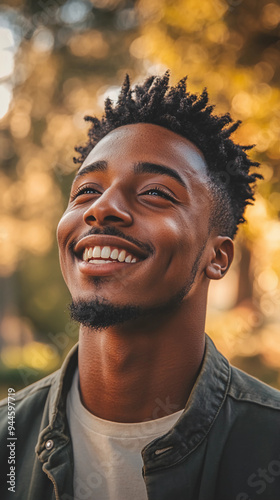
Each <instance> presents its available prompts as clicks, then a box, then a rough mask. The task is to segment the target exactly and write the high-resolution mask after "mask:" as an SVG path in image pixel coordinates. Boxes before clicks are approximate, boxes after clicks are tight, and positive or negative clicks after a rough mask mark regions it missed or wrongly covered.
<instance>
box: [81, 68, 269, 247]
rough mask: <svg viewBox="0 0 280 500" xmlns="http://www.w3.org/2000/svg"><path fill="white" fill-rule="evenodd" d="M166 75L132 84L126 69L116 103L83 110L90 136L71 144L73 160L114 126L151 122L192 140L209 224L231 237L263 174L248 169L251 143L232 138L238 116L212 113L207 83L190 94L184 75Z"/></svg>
mask: <svg viewBox="0 0 280 500" xmlns="http://www.w3.org/2000/svg"><path fill="white" fill-rule="evenodd" d="M169 77H170V73H169V71H167V72H166V73H165V74H164V75H163V76H162V77H155V76H151V77H149V78H148V79H147V80H146V81H145V82H144V83H143V85H136V86H135V88H134V89H131V86H130V80H129V76H128V75H126V77H125V79H124V82H123V85H122V88H121V91H120V94H119V97H118V101H117V103H116V104H115V105H114V104H113V102H112V100H111V99H110V98H107V99H106V101H105V114H104V115H103V116H102V118H101V120H99V119H98V118H96V117H95V116H93V117H92V116H85V120H86V121H89V122H91V127H90V129H89V131H88V142H87V144H86V145H85V146H80V147H76V148H75V150H76V151H77V152H78V153H79V154H80V156H79V157H78V158H74V162H75V163H83V161H84V160H85V158H86V157H87V156H88V154H89V153H90V151H91V150H92V149H93V148H94V147H95V145H96V144H97V143H98V142H99V141H100V140H101V139H102V138H103V137H104V136H105V135H107V134H108V133H109V132H111V131H112V130H114V129H116V128H118V127H122V126H124V125H130V124H135V123H152V124H155V125H160V126H161V127H164V128H167V129H169V130H171V131H173V132H175V133H177V134H179V135H181V136H183V137H185V138H186V139H188V140H189V141H191V142H192V143H193V144H195V145H196V146H197V148H199V149H200V151H201V152H202V153H203V155H204V158H205V160H206V163H207V166H208V176H209V186H210V189H211V192H212V200H213V203H212V207H213V208H212V216H211V221H210V227H211V228H212V227H216V228H217V229H218V230H219V232H220V234H222V235H227V236H230V237H231V238H233V237H234V235H235V234H236V232H237V226H238V224H240V223H243V222H245V219H244V217H243V214H244V210H245V207H246V205H248V204H252V201H253V200H254V187H255V183H256V180H257V179H262V178H263V177H262V175H260V174H257V173H250V168H251V167H256V166H258V165H259V163H258V162H253V161H251V160H250V159H249V158H248V156H247V154H246V151H247V150H249V149H251V148H252V147H253V146H240V145H239V144H235V143H234V142H233V141H232V140H231V139H230V135H231V134H232V133H233V132H234V131H235V130H236V129H237V128H238V127H239V125H240V123H241V122H240V121H237V122H235V123H233V120H232V118H231V116H230V114H229V113H226V114H225V115H222V116H217V115H215V114H214V113H213V109H214V106H210V105H207V104H208V93H207V90H206V88H205V89H204V90H203V92H202V94H201V95H196V94H191V93H189V92H187V91H186V80H187V77H185V78H183V79H182V80H180V81H179V83H178V84H177V85H176V86H174V87H170V86H169ZM230 123H231V125H230V126H228V125H229V124H230Z"/></svg>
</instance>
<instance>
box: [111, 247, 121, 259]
mask: <svg viewBox="0 0 280 500" xmlns="http://www.w3.org/2000/svg"><path fill="white" fill-rule="evenodd" d="M118 256H119V251H118V250H117V249H116V248H114V250H112V252H111V255H110V257H111V259H117V258H118Z"/></svg>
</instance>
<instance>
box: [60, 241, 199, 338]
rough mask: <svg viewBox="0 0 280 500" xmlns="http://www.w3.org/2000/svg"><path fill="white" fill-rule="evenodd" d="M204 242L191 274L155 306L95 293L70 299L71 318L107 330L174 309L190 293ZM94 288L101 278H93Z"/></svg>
mask: <svg viewBox="0 0 280 500" xmlns="http://www.w3.org/2000/svg"><path fill="white" fill-rule="evenodd" d="M204 248H205V244H204V245H203V246H202V247H201V249H200V251H199V253H198V255H197V257H196V259H195V262H194V264H193V267H192V270H191V273H190V276H189V277H188V279H187V282H186V283H185V285H184V286H183V287H182V288H181V289H180V290H179V291H178V292H177V293H176V294H174V295H173V296H172V297H171V298H170V299H169V300H168V301H167V302H165V303H164V304H161V305H159V306H155V307H143V306H139V305H135V304H132V303H130V304H125V305H121V304H113V303H111V302H110V301H109V300H107V299H104V298H103V297H100V296H98V295H97V296H96V297H95V298H94V299H93V300H90V301H85V300H72V302H71V304H70V305H69V310H70V315H71V318H72V320H74V321H77V322H78V323H80V324H81V325H83V326H85V327H87V328H90V329H92V330H106V329H107V328H109V327H112V326H115V325H120V324H123V323H125V322H127V321H132V320H137V319H141V318H145V317H147V318H148V317H151V316H155V315H165V314H166V313H169V312H171V311H172V310H173V311H174V310H176V309H177V308H178V307H179V306H180V305H181V303H182V301H183V300H184V298H185V297H186V296H187V295H188V294H189V293H190V291H191V289H192V287H193V284H194V282H195V279H196V277H197V272H198V268H199V264H200V261H201V257H202V255H203V251H204ZM93 281H94V284H95V286H96V289H98V288H99V286H100V284H101V282H102V278H97V279H94V280H93Z"/></svg>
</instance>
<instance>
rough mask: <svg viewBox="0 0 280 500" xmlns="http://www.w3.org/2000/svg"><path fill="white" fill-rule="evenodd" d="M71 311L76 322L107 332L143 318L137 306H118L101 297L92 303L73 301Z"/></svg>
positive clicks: (70, 306)
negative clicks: (111, 327) (110, 328)
mask: <svg viewBox="0 0 280 500" xmlns="http://www.w3.org/2000/svg"><path fill="white" fill-rule="evenodd" d="M69 310H70V315H71V318H72V319H73V320H74V321H77V322H78V323H81V324H82V325H84V326H86V327H89V328H92V329H94V330H105V329H106V328H109V327H110V326H114V325H118V324H121V323H124V322H126V321H130V320H133V319H136V318H138V317H139V316H141V313H140V308H139V307H137V306H133V305H125V306H118V305H114V304H111V303H110V302H109V301H107V300H105V299H102V298H99V297H97V298H96V299H94V300H91V301H83V300H78V301H72V303H71V304H70V305H69Z"/></svg>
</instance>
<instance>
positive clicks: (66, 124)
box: [0, 0, 280, 384]
mask: <svg viewBox="0 0 280 500" xmlns="http://www.w3.org/2000/svg"><path fill="white" fill-rule="evenodd" d="M279 22H280V7H279V5H278V4H277V3H274V2H271V1H269V0H247V1H246V2H245V1H243V0H227V1H226V0H212V1H210V2H209V1H208V0H201V2H200V3H198V2H195V1H194V0H178V1H176V2H174V1H172V0H138V1H137V2H133V1H128V0H92V1H89V0H79V1H78V0H68V1H66V2H65V1H62V0H48V1H47V2H43V1H39V2H38V1H33V0H29V1H26V2H25V3H24V2H21V1H20V0H12V1H10V2H9V5H7V4H6V3H5V2H4V3H2V6H0V39H1V45H0V49H1V53H0V58H1V59H0V60H1V65H0V66H1V68H2V69H1V73H0V78H1V81H0V115H1V116H2V120H0V157H1V163H2V169H1V171H0V182H1V186H2V193H3V196H2V197H1V200H0V207H1V216H0V241H1V250H2V259H1V263H0V275H1V278H0V280H1V283H0V284H1V288H2V295H3V296H4V297H5V300H3V301H2V306H1V309H0V325H1V326H0V333H1V336H0V341H1V343H2V346H3V349H4V350H3V351H2V352H3V353H4V355H2V363H3V367H5V366H10V367H12V366H18V364H19V363H20V362H22V363H23V364H26V363H27V362H26V359H25V358H24V359H25V360H24V359H23V357H22V356H23V354H22V352H23V351H20V353H19V352H18V351H16V350H15V349H16V346H18V345H19V344H20V345H21V346H25V345H26V344H32V342H33V343H34V338H36V339H40V340H41V341H44V342H45V343H47V344H50V345H52V346H54V345H55V346H56V347H57V348H58V352H59V353H60V352H61V351H65V350H68V349H69V347H70V345H71V344H72V343H73V342H74V335H73V330H68V332H67V331H66V330H67V328H68V327H69V324H68V323H67V321H68V320H67V316H66V315H65V309H66V307H65V304H66V303H67V301H69V296H68V293H67V291H66V287H65V285H64V284H63V282H62V278H61V277H60V271H59V266H58V262H57V251H56V245H55V242H54V232H55V226H56V223H57V221H58V219H59V217H60V215H61V213H62V210H63V207H64V206H65V203H66V200H67V193H68V189H69V183H70V182H71V177H72V172H73V168H74V166H73V163H72V156H73V146H74V145H75V144H77V143H81V142H83V141H84V140H85V135H86V134H85V126H84V122H83V116H84V115H85V114H93V113H94V114H100V113H101V112H102V108H103V101H104V97H106V96H107V95H108V94H110V96H112V97H113V98H114V97H115V96H116V94H117V91H118V89H119V86H120V84H121V82H122V80H123V77H124V74H125V73H126V72H128V73H129V74H130V75H131V79H132V82H135V81H137V80H140V79H142V78H145V77H146V76H147V75H149V74H153V73H162V72H163V71H164V70H165V69H167V68H170V69H171V70H172V80H173V82H175V81H176V80H177V79H178V78H181V77H183V76H184V75H185V74H189V75H190V78H189V89H190V90H191V91H195V92H196V91H201V90H202V88H203V87H204V86H205V85H206V86H207V87H208V90H209V93H210V97H211V101H212V102H215V103H216V105H217V112H223V113H224V112H226V111H230V112H231V114H232V116H233V118H234V119H241V120H243V122H244V123H243V125H242V127H240V129H239V130H238V131H237V132H236V139H237V140H238V141H240V142H241V143H243V144H254V143H255V144H256V145H257V146H256V148H255V150H254V152H252V155H253V156H254V158H256V159H257V160H258V161H260V162H261V163H262V173H263V175H264V178H265V179H264V182H262V183H260V185H259V194H258V195H257V198H256V206H255V207H254V209H252V210H251V209H248V210H247V214H246V215H247V217H248V221H249V223H248V225H246V226H245V227H243V228H242V230H241V231H240V234H239V237H238V240H237V256H236V257H237V258H236V262H235V265H234V266H233V268H232V271H230V275H229V277H226V278H225V279H224V280H222V281H223V283H222V282H221V283H219V284H215V285H214V286H213V287H212V292H211V295H210V311H209V319H208V331H209V332H210V333H211V334H213V336H214V337H215V340H216V341H217V343H218V344H219V346H220V347H221V348H222V350H223V351H224V352H225V353H226V354H227V355H228V356H230V357H231V358H232V359H234V357H235V359H236V360H237V362H238V363H239V364H240V366H241V365H242V366H243V364H242V363H243V362H244V359H245V358H247V357H251V356H254V359H257V358H258V359H259V360H260V366H262V369H260V370H259V373H260V376H262V378H264V379H266V380H267V381H269V383H274V384H277V383H279V381H278V380H277V377H278V375H279V359H280V358H279V356H280V350H279V349H280V348H279V345H280V342H279V340H280V338H279V337H280V333H276V332H277V331H279V319H280V318H279V311H280V307H279V306H280V292H279V278H280V260H279V246H280V222H279V220H278V218H279V211H280V185H279V158H280V145H279V131H280V99H279V98H280V89H279V75H280V57H279V56H280V54H279V51H280V41H279ZM9 101H10V107H9V110H8V106H7V103H8V102H9ZM231 175H234V172H232V171H231V170H230V169H227V167H226V170H225V181H228V180H229V179H230V176H231ZM15 318H19V320H18V321H17V322H15ZM26 318H28V320H27V319H26ZM225 325H226V326H225ZM276 325H278V330H277V326H276ZM11 331H12V332H13V334H12V336H11V334H9V335H8V334H7V332H11ZM69 332H70V333H69ZM62 334H65V337H63V338H64V340H65V341H64V342H60V343H59V342H57V343H55V340H54V335H57V338H59V336H62ZM61 338H62V337H61ZM67 339H68V340H69V342H67ZM10 348H11V349H10ZM9 349H10V350H9ZM12 349H14V350H12ZM16 352H17V354H15V353H16ZM36 352H37V351H36ZM3 356H4V357H3ZM46 356H47V355H45V356H43V358H41V365H40V361H38V360H37V362H36V363H35V365H36V366H35V365H34V366H33V368H32V366H31V368H32V369H35V371H36V370H39V368H40V366H41V368H42V369H44V370H47V369H52V368H51V366H52V363H47V362H46V359H48V357H46ZM33 359H35V358H34V354H33ZM241 359H242V360H243V361H240V360H241ZM3 360H4V361H3ZM53 360H54V362H55V360H57V358H56V357H55V356H54V357H53ZM27 364H28V363H27ZM31 365H32V363H31ZM251 366H253V365H252V364H251ZM254 366H257V367H258V366H259V365H258V363H255V364H254ZM256 370H258V368H256ZM36 376H39V373H38V371H37V375H36V374H34V378H35V377H36ZM23 383H26V382H25V381H23Z"/></svg>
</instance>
